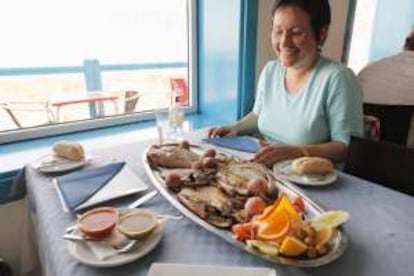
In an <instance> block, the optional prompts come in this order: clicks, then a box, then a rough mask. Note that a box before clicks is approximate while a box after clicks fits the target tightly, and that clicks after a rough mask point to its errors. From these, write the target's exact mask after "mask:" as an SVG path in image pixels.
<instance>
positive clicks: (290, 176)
mask: <svg viewBox="0 0 414 276" xmlns="http://www.w3.org/2000/svg"><path fill="white" fill-rule="evenodd" d="M292 161H293V160H285V161H282V162H278V163H276V164H275V165H274V166H273V172H274V173H275V174H276V175H278V176H280V177H282V178H285V179H287V180H289V181H292V182H294V183H297V184H301V185H308V186H322V185H328V184H332V183H334V182H335V181H336V179H337V178H338V175H337V174H336V172H335V171H333V172H332V173H328V174H323V175H297V174H295V173H294V172H293V170H292V166H291V165H292Z"/></svg>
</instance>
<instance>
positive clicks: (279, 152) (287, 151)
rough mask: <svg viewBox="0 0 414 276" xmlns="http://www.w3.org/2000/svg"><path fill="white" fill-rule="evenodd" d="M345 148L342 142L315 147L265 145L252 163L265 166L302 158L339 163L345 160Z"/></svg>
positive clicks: (316, 145)
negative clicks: (314, 158) (326, 159)
mask: <svg viewBox="0 0 414 276" xmlns="http://www.w3.org/2000/svg"><path fill="white" fill-rule="evenodd" d="M346 153H347V146H346V145H345V144H344V143H342V142H327V143H321V144H315V145H303V146H296V145H281V144H267V145H265V146H263V147H262V148H261V149H260V150H259V152H257V153H256V155H255V157H254V159H253V160H254V161H255V162H258V163H262V164H265V165H268V166H270V165H273V164H274V163H276V162H278V161H282V160H287V159H295V158H299V157H304V156H312V157H323V158H328V159H331V160H332V161H341V160H343V159H344V158H345V156H346Z"/></svg>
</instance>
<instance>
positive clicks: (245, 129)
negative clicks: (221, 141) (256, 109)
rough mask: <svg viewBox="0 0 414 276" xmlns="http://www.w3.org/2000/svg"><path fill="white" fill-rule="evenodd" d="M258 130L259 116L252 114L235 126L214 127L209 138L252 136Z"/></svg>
mask: <svg viewBox="0 0 414 276" xmlns="http://www.w3.org/2000/svg"><path fill="white" fill-rule="evenodd" d="M256 130H257V115H256V114H254V113H253V112H250V113H249V114H247V115H246V116H244V118H243V119H241V120H240V121H237V122H236V123H234V124H233V125H230V126H224V127H213V128H210V129H209V130H208V133H207V136H208V137H209V138H210V137H222V136H237V135H244V134H250V133H252V132H254V131H256Z"/></svg>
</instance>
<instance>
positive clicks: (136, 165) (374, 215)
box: [24, 130, 414, 276]
mask: <svg viewBox="0 0 414 276" xmlns="http://www.w3.org/2000/svg"><path fill="white" fill-rule="evenodd" d="M204 135H205V130H197V131H193V132H191V133H187V135H186V139H188V140H190V141H191V143H193V144H201V138H203V136H204ZM157 143H158V141H157V140H154V139H149V140H146V141H144V142H142V141H140V142H136V143H134V142H132V143H125V144H123V143H122V141H120V142H119V143H118V144H117V145H113V146H108V147H107V148H103V149H102V148H100V149H98V150H96V151H93V152H92V153H91V154H93V156H97V157H99V161H94V159H92V161H91V163H90V164H89V165H87V167H88V166H92V167H93V166H97V165H99V164H98V163H99V162H102V160H108V161H112V160H122V161H126V163H127V164H128V166H129V167H130V168H131V169H132V171H133V172H134V173H135V174H136V175H137V176H138V177H139V178H140V179H141V180H142V181H143V182H144V183H146V184H148V185H149V187H150V189H155V187H154V186H153V183H152V182H151V179H150V177H149V176H148V174H147V171H146V169H145V166H144V158H145V157H144V155H145V151H146V149H147V148H148V147H149V146H150V145H153V144H157ZM205 146H206V147H212V146H211V145H205ZM24 170H25V183H24V184H25V186H26V189H27V196H28V199H29V203H30V212H31V214H32V218H33V221H34V226H35V227H34V228H35V237H36V240H37V244H38V251H39V255H40V261H41V265H42V272H43V274H44V275H68V276H69V275H70V276H75V275H83V276H88V275H147V273H148V271H149V269H150V267H151V264H153V263H180V264H196V265H213V266H232V267H234V266H237V267H267V268H272V269H274V270H276V272H277V275H278V276H293V275H295V276H296V275H298V276H316V275H318V276H328V275H329V276H331V275H336V276H342V275H343V276H345V275H346V276H350V275H352V276H357V275H366V276H371V275H375V276H389V275H393V276H397V275H401V276H405V275H413V273H414V269H413V266H412V265H413V261H414V257H413V256H414V208H413V203H414V200H413V197H411V196H409V195H406V194H403V193H400V192H397V191H394V190H391V189H389V188H386V187H383V186H380V185H377V184H375V183H372V182H369V181H365V180H363V179H360V178H357V177H354V176H352V175H349V174H346V173H344V172H341V171H339V170H338V171H337V172H336V173H337V176H338V178H337V180H336V181H335V182H334V183H332V184H329V185H324V186H316V187H315V186H298V188H299V189H301V190H302V191H303V192H304V193H305V194H306V195H307V196H309V197H310V198H311V199H312V200H314V201H315V202H316V203H318V204H319V205H320V206H321V207H322V208H324V209H325V210H344V211H346V212H349V214H350V220H349V221H348V222H346V223H345V224H344V225H343V226H342V231H343V232H344V233H345V235H346V236H347V238H348V243H347V247H346V249H345V251H344V253H343V254H342V256H340V257H339V258H338V259H336V260H334V261H333V262H331V263H328V264H325V265H323V266H319V267H307V268H302V267H294V266H289V265H282V264H278V263H274V262H269V261H266V260H264V259H262V258H259V257H257V256H254V255H252V254H250V253H249V252H247V251H245V250H242V249H240V248H238V247H235V246H234V245H232V244H230V243H228V242H226V241H224V240H223V239H222V238H220V237H218V236H216V235H215V234H213V233H211V232H209V231H207V230H206V229H205V228H203V227H201V226H200V225H198V224H197V223H195V222H194V221H193V220H191V219H189V218H188V217H184V218H183V219H180V220H166V221H165V225H164V231H163V236H162V239H161V241H160V242H159V244H158V245H157V246H156V247H155V248H154V249H153V250H152V251H151V252H149V253H148V254H146V255H145V256H142V257H141V258H139V259H137V260H135V261H133V262H130V263H128V264H124V265H120V266H115V267H94V266H89V265H86V264H84V263H82V262H80V261H79V260H77V259H76V258H74V257H73V256H72V255H71V254H70V253H69V250H68V245H67V241H65V240H64V239H63V238H62V236H63V234H64V233H65V229H66V228H67V227H68V226H70V225H73V224H74V223H75V222H76V215H75V214H72V213H67V212H64V211H63V209H62V207H61V202H60V200H59V196H58V194H57V192H56V189H55V187H54V185H53V178H54V177H55V175H48V174H42V173H39V172H38V171H36V170H35V169H34V168H33V167H32V166H31V165H30V164H28V165H26V166H25V168H24ZM136 198H137V197H134V196H132V197H130V198H128V199H125V200H124V201H122V200H121V202H114V203H113V204H114V205H115V206H117V207H120V206H121V205H122V204H127V203H128V200H130V201H131V202H132V201H133V200H135V199H136ZM110 203H111V202H110ZM142 207H143V208H147V209H150V210H152V211H154V212H156V213H160V214H168V215H179V214H180V212H179V211H178V210H177V209H176V208H175V207H174V206H173V205H171V204H170V202H169V201H168V200H166V199H165V198H164V197H163V196H162V195H161V194H158V195H157V196H156V197H155V198H153V199H152V200H150V201H148V202H147V203H145V204H144V205H142Z"/></svg>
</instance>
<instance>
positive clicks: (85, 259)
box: [66, 223, 164, 267]
mask: <svg viewBox="0 0 414 276" xmlns="http://www.w3.org/2000/svg"><path fill="white" fill-rule="evenodd" d="M163 231H164V224H163V223H160V226H159V227H158V228H157V229H155V230H154V232H152V233H151V235H149V236H148V237H147V238H146V239H145V240H143V241H142V242H139V243H138V244H137V245H136V246H135V248H134V249H132V250H131V251H128V252H126V253H120V254H117V255H115V256H111V257H109V258H108V259H105V260H99V259H98V258H97V257H96V256H95V255H94V254H93V252H92V250H91V249H90V247H89V246H88V245H87V244H86V243H85V242H82V241H69V240H68V241H66V242H67V246H68V249H69V253H70V254H71V255H72V256H73V257H74V258H76V259H77V260H78V261H79V262H81V263H84V264H86V265H90V266H95V267H113V266H120V265H124V264H128V263H131V262H133V261H135V260H137V259H139V258H142V257H144V256H145V255H147V254H148V253H149V252H151V250H152V249H154V248H155V247H156V246H157V245H158V243H159V242H160V241H161V238H162V235H163Z"/></svg>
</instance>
